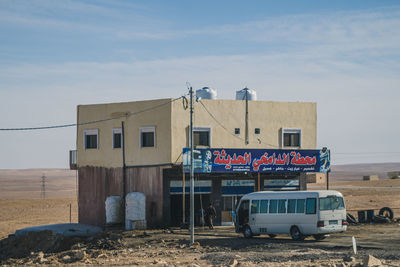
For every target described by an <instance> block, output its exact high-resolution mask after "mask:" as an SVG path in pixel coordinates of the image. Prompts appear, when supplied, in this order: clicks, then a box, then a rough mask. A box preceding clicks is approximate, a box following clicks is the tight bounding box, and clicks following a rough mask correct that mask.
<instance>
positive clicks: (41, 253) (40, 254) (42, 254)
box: [37, 251, 44, 259]
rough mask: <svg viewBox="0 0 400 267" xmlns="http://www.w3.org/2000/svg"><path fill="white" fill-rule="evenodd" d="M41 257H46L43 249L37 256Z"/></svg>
mask: <svg viewBox="0 0 400 267" xmlns="http://www.w3.org/2000/svg"><path fill="white" fill-rule="evenodd" d="M37 257H38V258H39V259H43V258H44V253H43V251H40V252H39V253H38V256H37Z"/></svg>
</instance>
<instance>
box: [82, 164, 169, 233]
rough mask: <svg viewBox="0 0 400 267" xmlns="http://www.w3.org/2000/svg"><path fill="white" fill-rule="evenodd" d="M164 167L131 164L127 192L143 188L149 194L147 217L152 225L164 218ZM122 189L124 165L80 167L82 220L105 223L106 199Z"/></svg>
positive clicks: (147, 196)
mask: <svg viewBox="0 0 400 267" xmlns="http://www.w3.org/2000/svg"><path fill="white" fill-rule="evenodd" d="M163 168H165V167H143V168H129V169H127V170H126V175H127V186H126V190H127V193H129V192H141V193H143V194H144V195H145V196H146V217H147V218H146V220H147V222H148V225H149V226H158V225H161V224H162V222H163V218H162V216H163V214H162V212H163V211H162V201H163V196H162V192H163V188H162V169H163ZM122 190H123V179H122V168H103V167H80V168H79V222H80V223H85V224H90V225H97V226H104V225H105V200H106V198H107V197H108V196H112V195H114V196H115V195H121V196H122Z"/></svg>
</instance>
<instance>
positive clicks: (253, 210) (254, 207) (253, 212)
mask: <svg viewBox="0 0 400 267" xmlns="http://www.w3.org/2000/svg"><path fill="white" fill-rule="evenodd" d="M259 203H260V200H257V199H253V200H252V201H251V206H250V215H249V225H250V226H251V229H252V230H253V232H254V230H255V229H254V226H255V225H256V224H257V223H258V222H257V217H256V216H257V214H258V213H259V212H260V208H259V206H260V205H259Z"/></svg>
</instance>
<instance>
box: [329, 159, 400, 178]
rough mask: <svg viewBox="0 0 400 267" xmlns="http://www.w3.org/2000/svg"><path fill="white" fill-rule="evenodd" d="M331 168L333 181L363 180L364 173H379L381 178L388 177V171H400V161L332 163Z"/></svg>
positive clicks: (330, 175) (330, 176)
mask: <svg viewBox="0 0 400 267" xmlns="http://www.w3.org/2000/svg"><path fill="white" fill-rule="evenodd" d="M331 170H332V171H331V173H330V174H329V179H330V180H331V181H354V180H362V178H363V176H364V175H378V177H379V178H380V179H388V176H387V172H391V171H400V162H396V163H363V164H346V165H332V167H331Z"/></svg>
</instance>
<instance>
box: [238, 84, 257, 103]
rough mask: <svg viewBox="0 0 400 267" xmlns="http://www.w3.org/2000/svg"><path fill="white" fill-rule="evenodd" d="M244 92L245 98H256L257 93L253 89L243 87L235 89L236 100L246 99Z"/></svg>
mask: <svg viewBox="0 0 400 267" xmlns="http://www.w3.org/2000/svg"><path fill="white" fill-rule="evenodd" d="M246 92H247V100H257V93H256V91H255V90H251V89H249V88H247V87H246V88H243V89H242V90H239V91H236V100H246Z"/></svg>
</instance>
